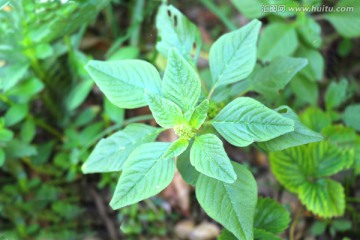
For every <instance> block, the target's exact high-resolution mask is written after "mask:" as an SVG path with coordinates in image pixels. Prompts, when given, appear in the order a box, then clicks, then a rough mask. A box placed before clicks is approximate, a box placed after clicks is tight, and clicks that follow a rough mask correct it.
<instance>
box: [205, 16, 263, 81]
mask: <svg viewBox="0 0 360 240" xmlns="http://www.w3.org/2000/svg"><path fill="white" fill-rule="evenodd" d="M260 26H261V22H259V21H258V20H253V21H251V22H250V23H248V24H247V25H245V26H243V27H242V28H240V29H238V30H235V31H233V32H230V33H227V34H224V35H222V36H221V37H220V38H219V39H218V40H217V41H216V42H215V43H214V44H213V45H212V46H211V48H210V53H209V58H210V59H209V65H210V70H211V73H212V77H213V87H219V86H222V85H226V84H230V83H234V82H237V81H239V80H242V79H244V78H246V77H247V76H249V74H250V73H251V72H252V70H253V69H254V66H255V62H256V42H257V38H258V35H259V30H260Z"/></svg>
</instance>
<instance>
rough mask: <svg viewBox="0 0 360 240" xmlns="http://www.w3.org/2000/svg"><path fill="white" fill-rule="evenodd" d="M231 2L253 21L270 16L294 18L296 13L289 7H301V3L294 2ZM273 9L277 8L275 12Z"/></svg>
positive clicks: (280, 0) (271, 0)
mask: <svg viewBox="0 0 360 240" xmlns="http://www.w3.org/2000/svg"><path fill="white" fill-rule="evenodd" d="M231 2H232V3H233V4H234V5H235V7H236V8H237V9H238V10H239V11H240V12H241V13H242V14H243V15H244V16H245V17H247V18H251V19H252V18H261V17H263V16H266V15H269V14H274V15H279V16H283V17H287V16H293V15H294V14H295V12H294V11H293V10H292V11H291V10H290V9H289V7H296V6H299V3H298V2H297V1H294V0H276V1H273V0H252V1H244V0H231ZM272 7H275V10H274V9H272ZM280 7H281V9H280Z"/></svg>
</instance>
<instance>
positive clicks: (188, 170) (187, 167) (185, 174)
mask: <svg viewBox="0 0 360 240" xmlns="http://www.w3.org/2000/svg"><path fill="white" fill-rule="evenodd" d="M190 149H191V146H190V147H188V148H187V149H186V151H185V152H183V153H182V154H181V155H180V156H179V157H178V158H177V161H176V166H177V169H178V170H179V172H180V174H181V176H182V178H183V179H184V180H185V182H187V183H188V184H190V185H192V186H195V184H196V181H197V179H198V178H199V175H200V173H199V172H198V171H196V169H195V168H194V166H193V165H191V163H190Z"/></svg>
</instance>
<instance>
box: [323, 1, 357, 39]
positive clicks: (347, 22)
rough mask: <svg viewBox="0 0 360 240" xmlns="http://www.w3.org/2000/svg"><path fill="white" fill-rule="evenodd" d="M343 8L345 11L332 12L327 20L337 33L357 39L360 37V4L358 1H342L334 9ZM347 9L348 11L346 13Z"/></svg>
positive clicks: (328, 14) (326, 15)
mask: <svg viewBox="0 0 360 240" xmlns="http://www.w3.org/2000/svg"><path fill="white" fill-rule="evenodd" d="M337 8H342V9H344V10H345V11H332V12H329V13H326V14H325V15H324V18H325V19H327V20H328V21H329V22H330V23H331V24H332V25H333V26H334V27H335V29H336V31H337V32H338V33H339V34H340V35H341V36H343V37H345V38H355V37H359V36H360V10H359V9H360V3H359V1H356V0H341V1H339V2H338V3H337V4H336V5H335V7H334V9H337ZM346 9H348V10H347V11H346Z"/></svg>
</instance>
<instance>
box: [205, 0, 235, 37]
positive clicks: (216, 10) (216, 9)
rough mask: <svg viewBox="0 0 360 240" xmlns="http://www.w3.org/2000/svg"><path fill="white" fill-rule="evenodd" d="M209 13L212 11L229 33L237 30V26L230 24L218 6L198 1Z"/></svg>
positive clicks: (208, 1) (211, 2) (206, 0)
mask: <svg viewBox="0 0 360 240" xmlns="http://www.w3.org/2000/svg"><path fill="white" fill-rule="evenodd" d="M200 1H201V3H202V4H204V5H205V7H207V8H208V9H209V10H210V11H212V12H213V13H214V14H215V15H216V16H217V17H218V18H219V19H220V21H221V22H222V23H223V24H224V25H225V26H226V27H227V28H228V29H229V30H231V31H233V30H235V29H237V26H236V25H235V24H234V23H233V22H231V21H230V20H229V19H228V17H227V16H226V15H225V14H224V12H223V11H222V10H221V8H220V7H219V6H216V5H215V4H214V3H213V1H212V0H200Z"/></svg>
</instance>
